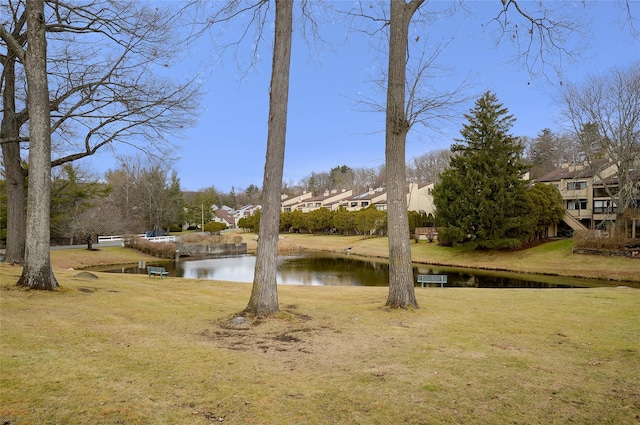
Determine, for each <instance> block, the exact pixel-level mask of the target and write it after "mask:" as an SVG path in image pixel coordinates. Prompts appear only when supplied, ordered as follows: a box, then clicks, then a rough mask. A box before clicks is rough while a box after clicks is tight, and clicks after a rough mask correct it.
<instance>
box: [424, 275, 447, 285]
mask: <svg viewBox="0 0 640 425" xmlns="http://www.w3.org/2000/svg"><path fill="white" fill-rule="evenodd" d="M418 283H420V284H422V287H423V288H424V285H425V284H428V283H439V284H440V287H441V288H443V287H444V284H445V283H447V275H446V274H419V275H418Z"/></svg>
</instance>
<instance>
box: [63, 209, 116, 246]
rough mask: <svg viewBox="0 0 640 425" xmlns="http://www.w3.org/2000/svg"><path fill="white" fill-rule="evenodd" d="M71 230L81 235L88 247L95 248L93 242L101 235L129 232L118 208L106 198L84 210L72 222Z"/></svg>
mask: <svg viewBox="0 0 640 425" xmlns="http://www.w3.org/2000/svg"><path fill="white" fill-rule="evenodd" d="M70 227H71V232H70V233H73V234H75V235H77V236H78V237H81V238H82V239H83V240H84V242H86V244H87V249H88V250H91V249H92V248H93V242H94V241H95V240H96V239H97V236H99V235H122V234H125V233H127V232H126V231H125V230H126V229H125V228H124V227H123V226H122V221H121V216H120V212H119V211H118V209H117V208H116V207H115V206H114V205H112V204H111V203H109V202H105V200H104V198H99V199H98V200H97V201H96V202H94V203H93V204H92V206H91V207H89V208H87V209H85V210H83V211H82V212H81V213H80V214H78V215H77V216H76V217H75V218H74V220H73V221H72V222H71V223H70Z"/></svg>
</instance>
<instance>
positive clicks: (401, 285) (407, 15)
mask: <svg viewBox="0 0 640 425" xmlns="http://www.w3.org/2000/svg"><path fill="white" fill-rule="evenodd" d="M420 4H422V0H417V1H416V0H413V1H411V2H409V3H405V0H391V14H390V22H389V73H388V82H387V111H386V113H387V117H386V152H385V155H386V174H387V220H388V232H389V296H388V298H387V305H388V306H389V307H391V308H408V307H413V308H418V302H417V301H416V294H415V289H414V286H413V285H414V284H413V267H412V263H411V246H410V235H409V218H408V215H407V195H406V191H407V189H406V165H405V161H406V159H405V150H406V149H405V145H406V140H407V133H408V132H409V129H410V123H409V121H408V119H407V114H406V110H405V87H406V67H407V47H408V44H409V41H408V40H409V23H410V22H411V17H412V16H413V14H414V12H415V11H416V10H417V8H418V7H419V6H420Z"/></svg>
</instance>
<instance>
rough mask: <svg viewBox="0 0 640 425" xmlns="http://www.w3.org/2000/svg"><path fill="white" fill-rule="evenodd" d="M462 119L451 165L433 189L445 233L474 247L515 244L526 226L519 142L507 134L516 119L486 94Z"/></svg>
mask: <svg viewBox="0 0 640 425" xmlns="http://www.w3.org/2000/svg"><path fill="white" fill-rule="evenodd" d="M465 117H466V119H467V121H468V122H467V123H466V124H464V125H463V127H462V130H461V131H460V134H461V135H462V139H460V140H458V141H457V143H455V144H454V145H453V146H452V147H451V151H452V153H453V154H454V155H453V156H452V158H451V163H450V167H449V168H448V169H447V170H446V171H445V172H444V173H442V177H441V180H440V183H438V184H437V185H436V186H435V188H434V189H433V198H434V203H435V205H436V209H437V214H438V217H439V219H440V221H441V222H442V223H443V224H444V225H445V226H446V227H447V229H445V234H447V233H448V236H450V237H452V239H453V242H462V241H463V238H465V239H469V240H471V241H473V243H474V244H476V245H477V246H478V247H479V248H503V247H514V246H519V245H521V244H522V242H523V238H524V237H526V233H527V231H528V228H529V226H528V225H527V224H528V223H527V214H528V202H527V197H526V182H525V181H524V180H523V179H522V177H523V175H524V173H525V172H526V166H525V164H524V162H523V161H522V146H521V145H520V144H519V143H518V140H517V139H516V138H515V137H514V136H512V135H511V134H509V131H510V129H511V127H512V125H513V122H514V121H515V119H514V118H513V116H512V115H509V114H508V110H507V108H505V107H504V106H503V105H502V104H501V103H499V102H498V99H497V97H496V96H495V94H493V93H490V92H487V93H485V94H484V95H483V96H482V97H481V98H480V99H478V100H477V101H476V105H475V107H474V109H472V110H471V111H470V112H469V113H468V114H466V115H465Z"/></svg>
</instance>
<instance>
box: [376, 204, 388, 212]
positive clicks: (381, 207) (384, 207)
mask: <svg viewBox="0 0 640 425" xmlns="http://www.w3.org/2000/svg"><path fill="white" fill-rule="evenodd" d="M376 209H377V210H378V211H384V210H386V209H387V206H386V205H376Z"/></svg>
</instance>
